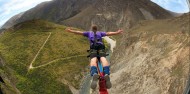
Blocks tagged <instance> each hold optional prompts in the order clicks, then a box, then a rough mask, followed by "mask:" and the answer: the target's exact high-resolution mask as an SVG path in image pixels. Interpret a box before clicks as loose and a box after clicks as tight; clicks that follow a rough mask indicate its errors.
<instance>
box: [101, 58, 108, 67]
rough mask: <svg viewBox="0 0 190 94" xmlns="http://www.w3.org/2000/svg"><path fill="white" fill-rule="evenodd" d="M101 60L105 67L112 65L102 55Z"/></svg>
mask: <svg viewBox="0 0 190 94" xmlns="http://www.w3.org/2000/svg"><path fill="white" fill-rule="evenodd" d="M100 60H101V62H102V66H103V67H105V66H110V64H109V63H108V61H107V60H106V58H105V57H101V58H100Z"/></svg>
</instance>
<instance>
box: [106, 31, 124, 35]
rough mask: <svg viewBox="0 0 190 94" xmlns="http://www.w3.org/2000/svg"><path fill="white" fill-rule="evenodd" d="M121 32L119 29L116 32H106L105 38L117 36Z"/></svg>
mask: <svg viewBox="0 0 190 94" xmlns="http://www.w3.org/2000/svg"><path fill="white" fill-rule="evenodd" d="M122 32H123V30H121V29H119V30H117V31H116V32H106V36H112V35H117V34H120V33H122Z"/></svg>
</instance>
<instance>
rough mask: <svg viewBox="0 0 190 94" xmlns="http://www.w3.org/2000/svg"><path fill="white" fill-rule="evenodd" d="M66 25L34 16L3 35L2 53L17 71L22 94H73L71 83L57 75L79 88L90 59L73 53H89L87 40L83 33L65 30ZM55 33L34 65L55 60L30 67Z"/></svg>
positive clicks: (18, 84)
mask: <svg viewBox="0 0 190 94" xmlns="http://www.w3.org/2000/svg"><path fill="white" fill-rule="evenodd" d="M65 28H66V27H65V26H61V25H56V24H54V23H50V22H47V21H43V20H32V21H27V22H23V23H20V24H17V25H15V26H14V27H13V28H11V29H9V30H7V31H6V32H4V33H3V34H2V35H1V37H0V54H1V56H2V58H3V59H4V61H5V62H6V65H7V66H8V67H10V68H11V69H13V70H14V71H15V74H14V75H15V76H16V77H17V79H18V81H17V82H16V84H17V85H16V86H17V88H18V89H19V90H20V91H21V93H23V94H71V91H70V90H69V88H68V86H66V85H64V84H63V83H61V82H60V80H58V79H66V80H68V81H69V82H70V83H71V84H72V85H73V86H75V87H76V88H78V87H79V83H80V80H81V78H82V71H84V70H85V69H84V68H85V67H86V66H87V65H88V63H89V61H88V59H87V58H86V57H85V56H83V57H74V58H70V59H68V60H67V59H64V60H62V59H60V60H59V58H64V57H71V56H75V55H76V56H77V55H85V54H86V55H87V53H86V50H87V49H88V41H87V39H86V38H84V37H83V36H78V35H74V34H70V33H67V32H65ZM50 32H51V33H52V35H51V36H50V38H49V40H48V41H47V43H46V44H45V46H44V48H43V49H42V50H41V51H40V53H39V55H38V57H37V58H36V61H34V63H33V67H37V66H39V65H43V64H46V63H48V62H50V61H53V60H55V59H58V60H56V61H55V62H54V63H52V64H49V65H47V66H44V67H40V68H34V69H31V70H29V71H28V68H29V65H30V63H31V61H32V60H33V58H34V56H35V55H36V54H37V52H38V50H39V49H40V47H41V46H42V44H43V43H44V41H45V40H46V38H47V37H48V35H49V33H50Z"/></svg>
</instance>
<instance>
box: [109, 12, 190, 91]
mask: <svg viewBox="0 0 190 94" xmlns="http://www.w3.org/2000/svg"><path fill="white" fill-rule="evenodd" d="M189 17H190V15H189V14H185V15H183V16H181V17H177V18H172V19H167V20H154V21H142V22H139V23H138V25H136V26H135V27H133V28H132V29H130V30H128V31H127V32H126V33H125V34H124V35H121V37H122V38H120V41H118V42H117V47H116V48H115V49H114V53H113V56H112V58H111V59H112V60H111V64H112V65H111V66H112V67H111V71H112V75H111V78H112V79H111V81H112V83H113V88H111V90H110V94H116V93H117V94H183V93H184V91H185V89H186V86H187V85H188V83H187V81H188V78H189V74H190V70H189V69H190V64H189V62H190V59H189V46H190V44H189V21H188V20H187V19H189ZM171 27H172V28H171Z"/></svg>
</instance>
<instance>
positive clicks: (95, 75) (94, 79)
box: [91, 73, 99, 89]
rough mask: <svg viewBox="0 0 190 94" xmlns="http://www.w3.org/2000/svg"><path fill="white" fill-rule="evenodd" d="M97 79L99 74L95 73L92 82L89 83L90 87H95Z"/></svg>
mask: <svg viewBox="0 0 190 94" xmlns="http://www.w3.org/2000/svg"><path fill="white" fill-rule="evenodd" d="M98 79H99V75H98V74H96V73H95V74H94V75H93V77H92V83H91V88H92V89H96V87H97V81H98Z"/></svg>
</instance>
